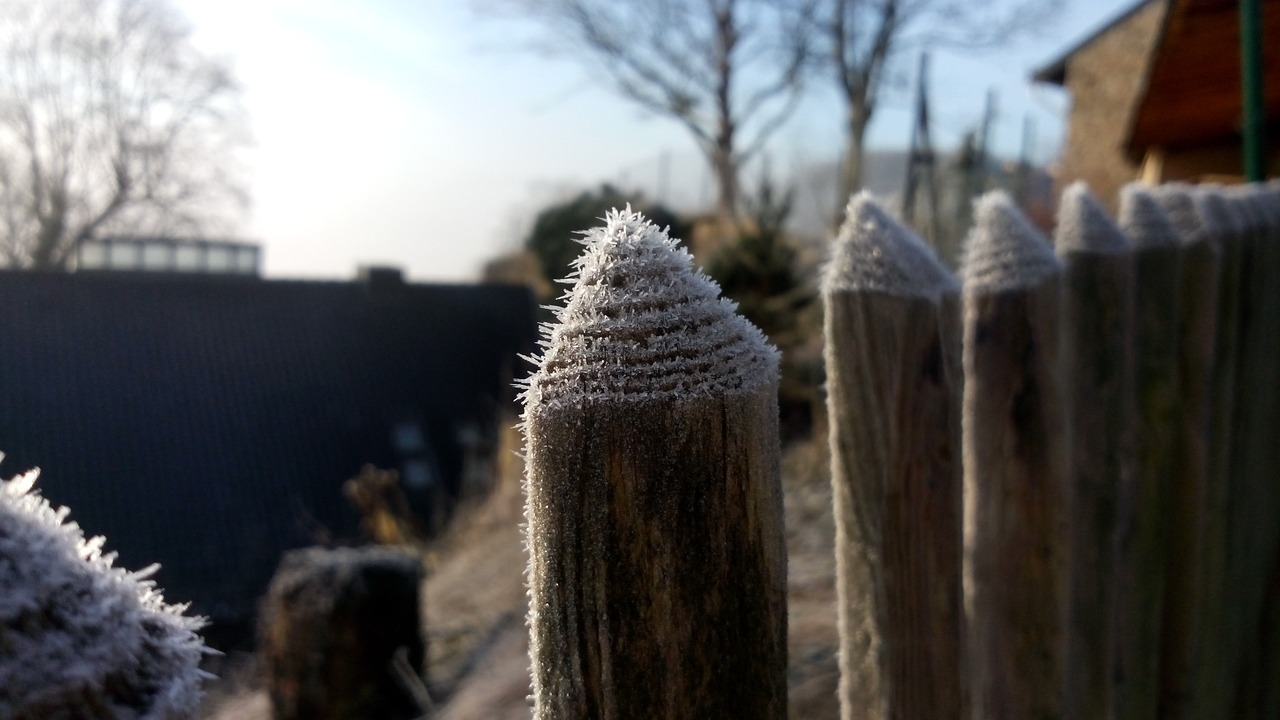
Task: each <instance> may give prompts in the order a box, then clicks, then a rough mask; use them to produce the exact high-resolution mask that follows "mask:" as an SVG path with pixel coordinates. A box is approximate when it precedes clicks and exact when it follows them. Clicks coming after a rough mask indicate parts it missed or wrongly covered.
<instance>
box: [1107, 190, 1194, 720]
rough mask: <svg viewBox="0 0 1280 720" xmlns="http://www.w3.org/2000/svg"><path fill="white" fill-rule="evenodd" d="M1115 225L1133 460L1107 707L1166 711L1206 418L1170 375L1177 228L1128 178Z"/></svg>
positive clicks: (1183, 617)
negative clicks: (1122, 250)
mask: <svg viewBox="0 0 1280 720" xmlns="http://www.w3.org/2000/svg"><path fill="white" fill-rule="evenodd" d="M1120 227H1121V228H1122V229H1123V230H1124V232H1125V234H1126V235H1128V236H1129V238H1130V239H1131V240H1132V241H1133V244H1134V274H1135V282H1136V286H1137V290H1136V297H1135V323H1134V333H1135V349H1136V356H1137V365H1136V369H1135V373H1136V374H1135V388H1136V398H1137V412H1138V417H1137V429H1138V432H1137V440H1136V445H1135V449H1136V454H1137V461H1138V465H1137V472H1136V476H1135V478H1134V484H1133V486H1132V487H1133V489H1132V492H1130V493H1128V494H1127V496H1126V498H1125V500H1124V506H1125V509H1124V512H1125V514H1126V516H1127V517H1129V518H1132V522H1133V525H1132V528H1133V529H1132V532H1131V533H1130V534H1129V537H1130V538H1131V540H1130V542H1129V543H1127V545H1128V547H1129V550H1128V551H1127V552H1126V551H1125V550H1123V549H1122V550H1121V555H1120V560H1119V562H1120V563H1121V565H1122V568H1123V569H1122V575H1123V576H1122V578H1121V579H1120V580H1119V582H1118V583H1117V585H1118V586H1119V587H1120V588H1121V589H1120V591H1119V594H1120V598H1119V600H1118V603H1119V611H1118V612H1117V620H1116V623H1115V631H1116V633H1117V646H1116V655H1115V663H1116V666H1117V671H1118V674H1117V677H1118V678H1119V679H1120V682H1121V685H1120V687H1119V688H1118V689H1117V697H1116V701H1115V707H1116V713H1115V716H1116V717H1117V718H1128V717H1144V718H1151V717H1173V716H1174V713H1175V712H1176V710H1175V707H1176V704H1175V703H1173V702H1171V701H1170V700H1171V698H1172V697H1180V696H1182V695H1184V694H1185V686H1186V673H1187V670H1186V668H1187V664H1188V663H1189V662H1190V645H1189V642H1190V634H1189V630H1188V628H1189V627H1190V623H1191V618H1192V615H1193V613H1194V612H1195V610H1194V608H1195V607H1196V597H1197V591H1198V585H1197V583H1196V582H1195V579H1194V576H1193V574H1192V573H1190V572H1187V567H1189V566H1194V560H1193V559H1192V558H1194V557H1195V552H1196V550H1197V548H1198V544H1199V536H1198V533H1197V529H1198V527H1199V522H1200V515H1199V512H1198V511H1199V507H1200V501H1199V495H1200V493H1201V492H1202V489H1203V487H1202V485H1203V483H1202V479H1203V470H1204V462H1203V455H1200V456H1199V457H1200V459H1199V461H1198V462H1197V460H1196V456H1195V451H1196V448H1197V447H1199V448H1201V449H1202V448H1203V437H1204V433H1205V423H1206V421H1205V419H1204V417H1203V414H1200V415H1198V416H1194V417H1195V418H1196V419H1191V417H1189V416H1188V413H1187V412H1186V410H1185V408H1186V407H1188V406H1189V405H1192V404H1193V400H1192V399H1191V398H1188V397H1184V396H1183V395H1182V393H1181V391H1180V385H1179V382H1180V381H1179V378H1180V370H1181V361H1180V353H1179V347H1180V343H1181V339H1180V338H1181V335H1180V329H1179V324H1180V322H1181V321H1182V320H1183V317H1182V313H1181V312H1180V311H1179V306H1180V303H1181V300H1182V294H1181V292H1180V286H1181V281H1180V274H1181V272H1182V247H1181V243H1180V241H1179V238H1178V231H1177V230H1176V229H1175V228H1174V227H1173V225H1172V224H1171V223H1170V221H1169V217H1168V215H1166V214H1165V212H1164V210H1163V209H1161V207H1160V206H1159V204H1158V203H1157V202H1156V200H1155V198H1154V197H1152V195H1151V193H1150V192H1148V191H1147V190H1145V189H1143V187H1142V186H1140V185H1137V184H1131V185H1127V186H1125V188H1124V189H1123V190H1122V191H1121V194H1120ZM1210 281H1211V282H1216V278H1210ZM1202 366H1203V364H1202ZM1201 384H1202V385H1203V372H1202V382H1201ZM1204 400H1205V398H1204V397H1203V392H1201V398H1200V400H1199V402H1195V403H1194V405H1195V406H1196V407H1200V408H1203V406H1204ZM1188 422H1190V427H1187V423H1188ZM1179 438H1197V440H1196V442H1187V441H1185V440H1183V441H1180V440H1179ZM1197 468H1198V472H1197V471H1196V469H1197ZM1148 563H1158V565H1156V566H1154V567H1153V566H1152V565H1150V564H1148ZM1144 568H1145V570H1144ZM1144 574H1147V575H1150V576H1152V577H1154V576H1155V575H1157V574H1158V575H1159V576H1160V578H1162V580H1161V581H1160V585H1159V586H1155V587H1153V586H1150V585H1146V586H1139V587H1145V588H1146V590H1147V591H1150V592H1160V595H1159V596H1158V598H1159V599H1158V600H1157V596H1153V595H1151V594H1148V595H1146V596H1145V597H1144V596H1143V594H1142V593H1141V592H1140V591H1138V589H1136V588H1134V583H1135V582H1137V581H1138V580H1139V579H1140V578H1141V577H1142V576H1143V575H1144ZM1131 588H1134V589H1131ZM1157 603H1158V607H1159V608H1160V610H1159V612H1158V613H1157V614H1155V616H1154V617H1152V615H1151V614H1152V612H1153V611H1152V610H1151V609H1150V607H1151V606H1152V605H1156V604H1157ZM1144 618H1146V619H1148V620H1153V621H1155V622H1156V623H1157V625H1156V627H1154V628H1152V627H1151V625H1149V624H1147V622H1144V621H1143V619H1144Z"/></svg>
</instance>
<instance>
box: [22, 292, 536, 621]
mask: <svg viewBox="0 0 1280 720" xmlns="http://www.w3.org/2000/svg"><path fill="white" fill-rule="evenodd" d="M533 317H534V309H533V301H532V299H531V297H530V295H529V293H528V292H526V291H525V290H523V289H519V288H514V287H503V286H430V285H409V284H407V285H401V286H393V287H390V288H380V289H379V290H378V291H376V292H375V291H373V290H372V289H371V288H370V287H367V286H365V285H362V284H360V283H340V282H300V281H264V280H259V279H256V278H244V277H240V278H237V277H206V276H199V275H177V274H162V275H154V274H152V275H146V274H119V273H102V274H92V273H79V274H74V275H72V274H45V273H33V272H0V450H3V451H4V452H5V453H7V457H6V459H5V463H4V472H3V474H4V475H5V476H10V475H13V474H15V473H17V472H19V471H22V470H25V469H27V468H29V467H32V466H39V467H41V468H42V473H41V478H42V479H41V481H40V483H39V485H38V486H37V487H39V488H41V489H42V491H43V493H44V495H45V496H46V497H47V498H49V499H50V501H51V502H53V503H54V504H55V505H67V506H69V507H70V508H71V509H72V516H71V517H72V519H73V520H76V521H78V522H79V523H80V524H81V526H82V527H83V528H84V529H85V532H86V534H88V535H97V534H102V535H105V536H106V537H107V548H108V549H109V550H115V551H117V552H118V553H119V556H120V560H119V562H120V563H122V564H123V565H125V566H126V567H129V568H130V569H137V568H140V567H142V566H145V565H147V564H149V563H151V562H159V563H161V564H162V566H163V567H162V569H161V571H160V573H159V575H158V581H159V584H160V585H161V586H162V587H164V588H165V589H166V596H167V597H168V598H169V599H170V600H171V601H193V603H194V608H193V609H194V611H195V612H199V613H203V614H210V615H212V616H214V618H215V619H219V620H221V619H229V620H234V619H237V618H243V617H244V616H245V615H246V614H247V613H248V612H250V611H251V610H252V607H253V602H254V601H255V599H256V598H257V597H258V596H259V595H260V593H261V592H262V590H263V589H264V588H265V586H266V583H267V581H268V579H269V577H270V574H271V572H272V571H273V569H274V567H275V563H276V561H277V560H278V557H279V554H280V552H281V551H283V550H285V549H286V548H292V547H298V546H302V545H307V544H310V543H312V542H314V540H315V539H316V536H317V534H318V532H319V531H321V530H323V531H325V533H327V534H330V535H332V536H334V537H353V536H355V535H356V526H357V522H358V519H357V517H356V514H355V512H354V511H353V510H351V509H350V508H349V507H348V506H347V504H346V501H345V500H344V498H343V496H342V493H341V485H342V483H343V481H344V480H345V479H347V478H349V477H351V476H353V475H355V474H356V473H357V471H358V470H359V468H360V467H361V465H362V464H364V463H374V464H376V465H378V466H380V467H390V468H395V467H397V466H398V465H399V464H400V463H401V462H402V461H403V460H404V458H403V457H402V455H403V452H402V450H403V448H401V449H397V447H396V443H395V441H394V433H395V430H396V427H397V426H400V425H404V424H405V423H409V424H414V425H417V426H418V427H419V428H420V429H421V431H422V433H423V435H425V436H426V439H427V440H428V442H429V444H430V446H431V449H432V451H433V454H434V460H435V462H436V465H437V467H436V468H435V469H436V471H437V473H438V475H439V477H441V478H443V480H444V482H445V484H446V485H448V484H450V483H453V484H454V485H453V487H455V488H456V482H457V477H458V473H459V469H460V466H461V463H462V449H461V447H460V446H459V433H460V432H461V431H464V430H470V431H473V432H474V431H475V430H477V429H479V430H481V431H483V432H490V433H491V432H492V428H493V424H494V422H495V417H496V411H497V408H498V405H499V403H500V402H501V401H502V400H503V399H504V397H505V398H509V397H510V391H509V388H510V379H511V374H512V372H513V369H514V368H519V367H521V363H520V361H518V360H516V358H515V356H516V353H517V352H527V351H528V348H529V347H530V346H531V345H532V340H533V336H534V327H533V324H534V321H533Z"/></svg>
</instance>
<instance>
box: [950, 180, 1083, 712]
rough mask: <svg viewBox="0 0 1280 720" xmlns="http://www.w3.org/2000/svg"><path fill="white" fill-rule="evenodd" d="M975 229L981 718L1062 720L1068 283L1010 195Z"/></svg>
mask: <svg viewBox="0 0 1280 720" xmlns="http://www.w3.org/2000/svg"><path fill="white" fill-rule="evenodd" d="M975 220H976V225H975V228H974V230H973V232H972V233H971V234H970V237H969V239H968V242H967V247H966V249H965V258H964V263H963V266H962V267H963V270H962V273H961V275H962V278H963V281H964V290H963V293H964V294H963V302H964V376H965V385H964V417H963V422H964V440H963V449H964V475H965V518H964V528H965V535H966V538H965V549H966V552H967V553H968V556H969V563H968V568H967V572H968V577H967V578H966V584H967V586H968V587H967V591H968V592H967V594H969V595H970V598H969V599H968V600H967V604H968V607H969V619H970V620H969V630H970V634H969V638H968V640H969V643H970V647H971V648H972V651H971V657H972V662H973V666H972V671H973V675H972V677H973V702H974V706H975V707H974V716H975V717H979V718H984V719H990V720H1015V719H1016V720H1022V719H1025V718H1057V717H1060V716H1061V714H1062V688H1063V659H1064V658H1063V656H1064V655H1065V645H1066V641H1065V638H1064V637H1063V623H1064V620H1065V617H1066V593H1067V588H1066V582H1067V580H1066V562H1067V560H1066V528H1065V527H1064V523H1065V517H1066V498H1067V496H1066V488H1065V487H1064V476H1063V474H1064V469H1063V446H1062V433H1061V428H1062V415H1061V413H1062V399H1061V388H1060V386H1059V378H1058V367H1059V365H1058V363H1059V359H1058V331H1059V327H1058V308H1059V298H1058V293H1059V282H1060V275H1061V272H1060V266H1059V264H1058V261H1057V258H1055V257H1054V254H1053V250H1052V249H1050V247H1049V245H1048V243H1047V242H1046V241H1045V240H1044V238H1043V236H1041V235H1040V233H1039V232H1038V231H1037V230H1036V229H1035V228H1034V227H1032V226H1031V225H1030V223H1029V222H1028V221H1027V220H1026V218H1025V217H1023V216H1022V214H1021V213H1020V212H1019V211H1018V210H1017V208H1016V207H1014V205H1013V203H1012V201H1011V200H1010V199H1009V197H1008V196H1007V195H1005V194H1004V193H991V194H988V195H986V196H984V197H983V198H982V199H981V200H979V201H978V203H977V206H976V209H975Z"/></svg>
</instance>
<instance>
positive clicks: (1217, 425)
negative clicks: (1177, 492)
mask: <svg viewBox="0 0 1280 720" xmlns="http://www.w3.org/2000/svg"><path fill="white" fill-rule="evenodd" d="M1155 194H1156V198H1157V199H1158V200H1159V201H1160V204H1161V205H1162V206H1163V207H1164V209H1165V211H1166V212H1167V213H1168V215H1169V218H1170V220H1171V221H1172V222H1173V224H1174V227H1176V228H1177V229H1178V233H1179V235H1180V236H1181V237H1182V239H1183V243H1184V245H1186V246H1187V252H1188V255H1187V256H1186V258H1185V260H1184V268H1185V270H1184V273H1183V286H1182V288H1183V292H1184V293H1187V294H1188V295H1189V296H1191V294H1193V293H1197V292H1199V293H1203V292H1205V289H1206V288H1210V287H1212V288H1213V290H1214V291H1215V292H1216V298H1214V299H1213V300H1209V299H1208V298H1195V300H1194V301H1193V302H1195V303H1197V305H1198V307H1199V308H1200V309H1201V310H1203V309H1205V308H1206V307H1207V306H1208V305H1210V304H1212V306H1213V307H1214V308H1215V309H1214V314H1215V316H1216V318H1215V320H1214V321H1213V325H1212V332H1213V339H1212V341H1209V340H1208V339H1207V338H1203V337H1200V338H1199V339H1198V340H1196V341H1195V342H1196V343H1197V345H1199V347H1198V348H1192V347H1187V348H1186V352H1185V353H1184V355H1183V358H1182V359H1183V367H1184V371H1183V373H1184V375H1186V376H1187V381H1188V382H1192V383H1195V382H1198V381H1199V380H1200V379H1201V377H1200V373H1201V372H1202V371H1203V372H1206V373H1207V382H1208V387H1207V388H1206V391H1207V397H1208V398H1209V400H1208V408H1207V420H1208V424H1207V428H1206V431H1205V437H1204V438H1203V440H1200V441H1195V440H1192V439H1190V438H1189V439H1188V441H1189V442H1204V443H1205V452H1206V466H1205V467H1206V470H1205V477H1204V482H1203V484H1202V490H1203V492H1202V494H1201V496H1200V498H1199V502H1200V512H1201V522H1200V528H1199V543H1200V547H1199V553H1198V558H1197V563H1196V566H1195V567H1194V568H1188V570H1190V571H1191V572H1194V573H1195V577H1196V582H1197V583H1198V584H1199V586H1200V608H1199V612H1198V613H1197V618H1196V621H1197V622H1196V627H1195V628H1194V632H1195V637H1194V638H1193V640H1192V652H1191V656H1192V661H1193V664H1192V667H1191V668H1190V671H1191V678H1190V682H1189V687H1188V689H1187V695H1186V697H1185V698H1175V699H1174V700H1175V701H1178V700H1181V701H1182V702H1184V703H1185V706H1186V709H1187V711H1186V716H1187V717H1191V718H1197V720H1200V719H1204V720H1215V719H1217V718H1225V717H1228V716H1229V712H1230V708H1229V705H1230V691H1229V687H1230V682H1229V678H1228V675H1227V669H1226V655H1227V651H1226V647H1225V642H1226V633H1225V631H1224V628H1225V627H1226V622H1227V619H1226V617H1225V615H1226V548H1227V526H1226V523H1227V507H1226V503H1227V489H1228V486H1229V480H1230V452H1231V423H1232V419H1233V410H1232V408H1233V406H1234V400H1235V397H1234V394H1235V366H1236V362H1235V359H1236V346H1237V342H1238V336H1237V326H1238V323H1237V320H1236V318H1237V315H1236V309H1237V307H1238V305H1239V277H1240V252H1239V246H1238V244H1237V243H1235V242H1232V241H1230V240H1228V239H1225V238H1224V235H1225V229H1224V228H1221V227H1219V226H1217V225H1213V224H1210V222H1209V220H1208V219H1207V218H1206V217H1205V216H1204V214H1203V207H1202V206H1201V205H1200V203H1199V202H1198V201H1197V200H1196V199H1195V196H1194V194H1193V191H1192V189H1191V188H1189V187H1187V186H1179V185H1166V186H1161V187H1159V188H1157V189H1156V192H1155ZM1215 265H1216V266H1217V268H1216V269H1217V272H1216V273H1215V272H1214V270H1215ZM1215 275H1216V277H1217V283H1216V285H1215V284H1214V283H1213V277H1214V276H1215ZM1183 307H1184V311H1191V312H1194V310H1192V309H1191V308H1188V307H1187V306H1186V304H1184V306H1183ZM1184 325H1185V323H1184ZM1197 328H1198V329H1201V330H1203V329H1204V328H1205V324H1204V322H1203V321H1201V322H1200V324H1199V325H1198V326H1197ZM1197 328H1189V329H1188V330H1187V331H1185V332H1186V333H1187V335H1188V338H1187V339H1186V340H1184V345H1185V343H1186V342H1189V341H1190V340H1191V336H1192V335H1194V333H1195V330H1196V329H1197ZM1205 350H1208V351H1209V353H1210V356H1209V359H1208V360H1207V363H1208V366H1207V368H1202V367H1199V366H1198V363H1200V362H1201V361H1202V360H1203V358H1201V357H1200V354H1202V353H1203V352H1205ZM1195 392H1196V391H1195V390H1192V393H1193V394H1194V393H1195Z"/></svg>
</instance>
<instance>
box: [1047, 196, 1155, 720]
mask: <svg viewBox="0 0 1280 720" xmlns="http://www.w3.org/2000/svg"><path fill="white" fill-rule="evenodd" d="M1054 244H1055V247H1056V250H1057V253H1058V257H1059V258H1061V259H1062V261H1063V265H1064V268H1063V293H1062V316H1061V323H1062V324H1061V327H1062V338H1061V339H1062V384H1063V387H1064V388H1066V390H1067V391H1066V392H1065V393H1064V398H1063V400H1064V402H1063V407H1064V413H1065V418H1066V421H1065V427H1064V429H1063V430H1064V435H1065V440H1066V445H1067V447H1068V448H1069V451H1068V452H1067V455H1066V458H1067V463H1066V476H1065V478H1066V489H1067V497H1068V502H1067V507H1068V508H1069V511H1070V516H1069V524H1068V528H1069V530H1068V536H1069V553H1068V558H1069V559H1068V565H1069V571H1068V572H1069V577H1070V583H1069V587H1070V590H1069V600H1068V608H1067V635H1066V637H1067V665H1066V677H1065V680H1064V682H1065V696H1066V699H1067V702H1065V703H1064V705H1063V711H1064V715H1065V716H1066V717H1068V718H1081V719H1085V718H1103V717H1108V716H1109V715H1110V710H1111V705H1112V699H1113V692H1114V690H1115V688H1114V687H1113V685H1114V683H1115V682H1116V680H1117V676H1116V675H1115V673H1113V672H1112V665H1111V656H1112V650H1113V648H1114V646H1113V635H1112V633H1113V630H1114V629H1119V630H1122V631H1123V630H1124V629H1125V628H1124V624H1123V623H1121V624H1120V627H1119V628H1113V626H1112V613H1113V610H1114V609H1116V608H1113V605H1116V604H1117V603H1118V602H1119V601H1120V600H1121V598H1119V597H1117V591H1118V589H1119V588H1120V587H1123V588H1124V589H1125V590H1126V591H1128V592H1142V591H1145V590H1146V588H1145V587H1139V583H1129V584H1128V587H1126V586H1125V585H1123V584H1122V585H1120V586H1117V584H1116V582H1115V580H1116V579H1117V571H1118V570H1119V568H1117V567H1116V563H1115V558H1116V545H1117V541H1118V540H1120V539H1121V537H1120V536H1118V534H1117V529H1118V528H1119V527H1120V520H1121V518H1120V512H1121V510H1120V508H1121V497H1122V495H1123V493H1124V492H1126V490H1127V491H1128V492H1130V493H1131V492H1132V489H1133V487H1132V486H1133V480H1134V470H1135V468H1134V454H1133V448H1134V446H1133V443H1134V440H1135V438H1134V427H1133V423H1134V417H1135V409H1134V400H1133V380H1134V349H1133V312H1134V306H1133V303H1134V296H1133V254H1132V252H1131V251H1130V248H1129V241H1128V239H1127V238H1125V236H1124V235H1123V234H1122V233H1121V232H1120V229H1119V228H1117V227H1116V226H1115V224H1114V223H1112V221H1111V219H1110V218H1108V217H1107V215H1106V212H1105V211H1104V210H1103V209H1102V208H1101V207H1100V206H1099V205H1098V204H1097V202H1096V201H1095V200H1094V199H1093V197H1092V196H1090V195H1089V192H1088V190H1087V189H1086V188H1085V186H1084V184H1083V183H1076V184H1073V185H1071V186H1070V187H1068V188H1067V189H1066V191H1065V192H1064V193H1063V195H1062V199H1061V202H1060V205H1059V210H1058V227H1057V232H1056V235H1055V243H1054ZM1144 519H1145V518H1144ZM1144 549H1146V548H1144ZM1144 569H1145V568H1144ZM1157 574H1158V573H1157ZM1150 582H1152V579H1151V578H1148V577H1145V576H1144V577H1143V578H1142V584H1146V583H1150ZM1155 589H1156V591H1158V587H1157V588H1155ZM1156 606H1157V608H1158V603H1156ZM1117 607H1119V605H1117ZM1148 609H1150V608H1148ZM1125 619H1126V620H1128V621H1131V622H1136V623H1139V624H1141V625H1144V626H1145V625H1151V627H1150V634H1151V636H1152V637H1153V638H1154V637H1155V636H1156V634H1157V632H1158V630H1159V624H1158V623H1159V615H1158V613H1157V614H1156V615H1155V616H1154V617H1143V616H1137V615H1133V616H1129V617H1127V618H1125ZM1143 634H1144V635H1145V634H1146V633H1145V632H1144V633H1143ZM1144 649H1146V650H1148V651H1150V652H1151V653H1152V654H1153V655H1154V652H1155V650H1156V647H1154V646H1153V647H1150V648H1144ZM1152 659H1153V661H1154V657H1153V658H1152ZM1153 667H1154V662H1153ZM1119 679H1121V680H1127V678H1119Z"/></svg>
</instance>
